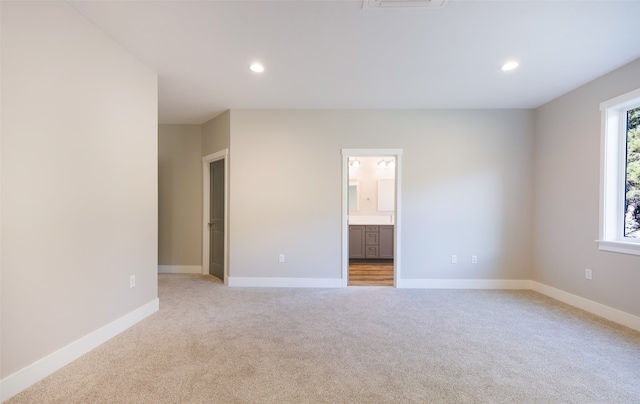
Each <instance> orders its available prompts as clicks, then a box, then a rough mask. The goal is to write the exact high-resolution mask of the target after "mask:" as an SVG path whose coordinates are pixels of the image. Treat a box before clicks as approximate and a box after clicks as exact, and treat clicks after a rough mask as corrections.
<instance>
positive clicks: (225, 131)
mask: <svg viewBox="0 0 640 404" xmlns="http://www.w3.org/2000/svg"><path fill="white" fill-rule="evenodd" d="M230 145H231V111H225V112H223V113H222V114H220V115H218V116H216V117H215V118H213V119H211V120H209V121H207V122H205V123H203V124H202V155H203V156H207V155H209V154H212V153H216V152H219V151H221V150H224V149H228V148H229V147H230Z"/></svg>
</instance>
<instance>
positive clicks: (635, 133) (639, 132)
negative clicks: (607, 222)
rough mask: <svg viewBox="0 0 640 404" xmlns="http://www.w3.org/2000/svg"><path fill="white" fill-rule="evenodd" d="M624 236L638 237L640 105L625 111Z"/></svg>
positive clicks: (639, 221) (639, 236)
mask: <svg viewBox="0 0 640 404" xmlns="http://www.w3.org/2000/svg"><path fill="white" fill-rule="evenodd" d="M625 175H626V182H625V226H624V235H625V237H631V238H640V107H638V108H635V109H630V110H628V111H627V161H626V173H625Z"/></svg>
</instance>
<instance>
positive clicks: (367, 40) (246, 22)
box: [69, 0, 640, 124]
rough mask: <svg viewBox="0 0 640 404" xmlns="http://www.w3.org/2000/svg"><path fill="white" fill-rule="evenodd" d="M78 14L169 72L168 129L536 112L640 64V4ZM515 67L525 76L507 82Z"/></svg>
mask: <svg viewBox="0 0 640 404" xmlns="http://www.w3.org/2000/svg"><path fill="white" fill-rule="evenodd" d="M69 3H70V4H71V5H72V6H73V7H74V8H76V9H77V10H78V11H79V12H80V13H82V14H83V15H85V16H86V17H87V18H88V19H89V20H91V21H92V22H93V23H94V24H95V25H97V26H98V27H99V28H100V29H102V30H103V31H104V32H106V33H107V34H108V35H110V36H111V37H112V38H113V39H114V40H116V41H117V42H119V43H120V44H121V45H122V46H124V47H125V48H126V49H128V50H129V51H130V52H131V53H132V54H134V55H135V56H136V57H137V58H139V59H140V60H141V61H142V62H143V63H144V64H146V65H147V66H148V67H150V68H151V69H152V70H154V71H155V72H157V73H158V76H159V119H160V122H161V123H191V124H200V123H203V122H205V121H207V120H208V119H210V118H212V117H214V116H215V115H217V114H219V113H220V112H222V111H224V110H226V109H229V108H309V109H315V108H326V109H329V108H330V109H334V108H350V109H351V108H355V109H361V108H373V109H377V108H388V109H414V108H415V109H422V108H535V107H537V106H539V105H541V104H543V103H545V102H547V101H549V100H552V99H553V98H555V97H557V96H559V95H561V94H564V93H566V92H567V91H569V90H572V89H574V88H576V87H578V86H580V85H582V84H584V83H586V82H588V81H590V80H592V79H594V78H596V77H599V76H601V75H603V74H605V73H607V72H609V71H611V70H613V69H616V68H618V67H620V66H622V65H624V64H626V63H628V62H631V61H632V60H635V59H637V58H640V40H639V38H640V23H639V22H638V16H640V1H638V0H627V1H612V0H607V1H569V0H564V1H542V0H537V1H520V0H503V1H484V0H475V1H460V0H451V1H449V2H448V3H447V4H446V6H445V7H444V8H443V9H441V10H429V9H424V8H394V9H381V8H363V7H362V5H363V3H362V0H356V1H349V0H335V1H328V0H321V1H314V0H297V1H282V0H277V1H268V0H260V1H243V0H235V1H234V0H230V1H127V0H124V1H70V2H69ZM509 59H517V60H518V61H519V62H520V67H519V68H518V69H517V70H515V71H512V72H508V73H505V72H502V71H501V70H500V66H501V65H502V64H503V63H504V62H506V61H507V60H509ZM253 61H260V62H262V63H263V64H264V65H265V68H266V70H265V72H264V73H262V74H259V75H258V74H256V73H252V72H251V71H250V70H249V65H250V63H252V62H253Z"/></svg>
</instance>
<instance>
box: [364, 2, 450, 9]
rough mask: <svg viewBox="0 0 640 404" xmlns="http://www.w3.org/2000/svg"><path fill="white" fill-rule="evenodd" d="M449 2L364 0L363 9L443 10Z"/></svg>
mask: <svg viewBox="0 0 640 404" xmlns="http://www.w3.org/2000/svg"><path fill="white" fill-rule="evenodd" d="M448 1H449V0H363V1H362V8H398V7H421V8H429V9H441V8H443V7H444V6H445V5H446V3H448Z"/></svg>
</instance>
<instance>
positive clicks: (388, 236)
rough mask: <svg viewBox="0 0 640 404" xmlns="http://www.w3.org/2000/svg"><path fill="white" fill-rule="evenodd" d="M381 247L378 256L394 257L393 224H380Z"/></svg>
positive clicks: (383, 257) (382, 257)
mask: <svg viewBox="0 0 640 404" xmlns="http://www.w3.org/2000/svg"><path fill="white" fill-rule="evenodd" d="M379 238H380V249H379V250H378V257H379V258H381V259H393V226H380V236H379Z"/></svg>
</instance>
